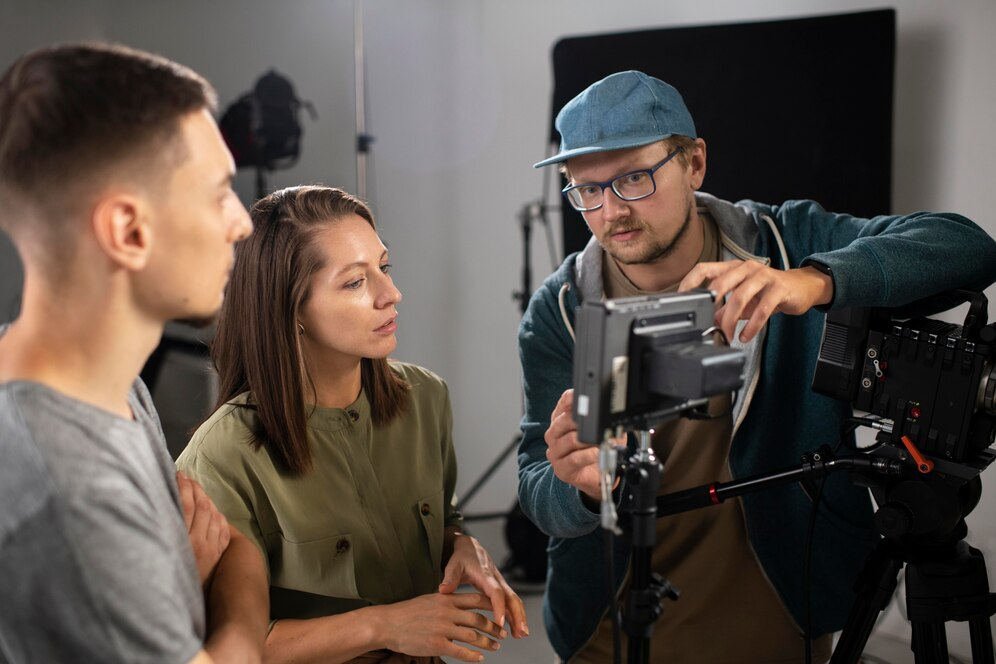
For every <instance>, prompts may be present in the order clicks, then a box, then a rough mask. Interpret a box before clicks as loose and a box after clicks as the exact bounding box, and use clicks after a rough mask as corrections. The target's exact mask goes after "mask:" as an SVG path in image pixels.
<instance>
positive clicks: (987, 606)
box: [830, 524, 996, 664]
mask: <svg viewBox="0 0 996 664" xmlns="http://www.w3.org/2000/svg"><path fill="white" fill-rule="evenodd" d="M961 528H962V529H963V528H964V524H962V526H961ZM904 565H905V566H906V608H907V614H908V616H909V620H910V623H911V625H912V632H913V638H912V641H911V649H912V650H913V654H914V657H915V659H916V662H917V664H933V663H936V664H944V663H946V662H948V661H949V660H948V647H947V638H946V635H945V632H944V623H946V622H949V621H960V622H964V621H968V623H969V630H970V634H971V640H972V661H973V662H981V663H986V664H992V662H993V640H992V629H991V628H990V626H989V617H990V616H991V615H992V614H993V613H994V611H996V605H994V604H993V595H992V594H991V593H990V592H989V581H988V578H987V575H986V563H985V560H984V559H983V557H982V553H981V552H980V551H979V550H978V549H975V548H972V547H970V546H969V545H968V544H967V543H966V542H965V541H964V540H963V539H961V536H958V538H957V539H955V540H952V541H951V542H947V543H945V544H942V545H936V546H930V547H925V546H918V547H915V548H912V549H911V548H910V547H908V546H903V545H900V544H897V543H896V542H894V541H892V540H889V539H883V540H881V542H879V545H878V547H877V548H876V550H875V551H874V552H873V553H872V554H871V555H870V556H869V557H868V561H867V562H866V563H865V568H864V570H863V571H862V574H861V576H860V577H859V579H858V583H857V587H856V590H857V592H858V599H857V600H856V601H855V603H854V606H853V607H852V608H851V613H850V614H849V615H848V618H847V624H846V625H845V626H844V631H843V632H842V633H841V636H840V640H839V641H838V642H837V647H836V648H835V649H834V653H833V657H831V659H830V662H831V664H839V663H841V662H857V661H858V658H859V657H860V656H861V653H862V651H863V650H864V647H865V645H866V644H867V642H868V637H869V636H870V635H871V631H872V628H873V627H874V626H875V620H876V619H877V618H878V615H879V613H880V612H882V611H883V610H884V609H885V608H886V606H887V605H888V603H889V601H890V600H891V598H892V595H893V593H894V592H895V589H896V582H897V580H896V576H897V574H898V573H899V571H900V570H901V569H902V568H903V566H904Z"/></svg>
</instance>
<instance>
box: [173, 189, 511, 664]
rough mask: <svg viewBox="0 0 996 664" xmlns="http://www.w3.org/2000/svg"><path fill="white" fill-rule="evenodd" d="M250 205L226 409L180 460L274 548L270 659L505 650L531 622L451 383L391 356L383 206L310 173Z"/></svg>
mask: <svg viewBox="0 0 996 664" xmlns="http://www.w3.org/2000/svg"><path fill="white" fill-rule="evenodd" d="M250 213H251V215H252V219H253V224H254V226H255V231H254V233H253V235H252V236H251V237H250V238H249V239H247V240H245V241H244V242H242V243H241V244H239V245H238V246H237V248H236V252H235V266H234V268H233V271H232V278H231V282H230V283H229V286H228V290H227V293H226V297H225V303H224V306H223V308H222V312H221V316H220V318H219V320H218V328H217V333H216V335H215V340H214V344H213V347H212V356H213V359H214V363H215V366H216V367H217V370H218V374H219V387H220V389H219V398H218V403H217V407H216V411H215V412H214V414H213V415H212V416H211V417H210V418H209V419H208V420H207V421H206V422H204V424H202V425H201V426H200V428H199V429H198V430H197V432H196V433H195V434H194V437H193V438H192V439H191V441H190V444H189V445H188V446H187V449H186V450H184V452H183V454H182V455H181V456H180V458H179V459H178V461H177V465H178V466H179V468H180V469H181V470H182V471H183V472H185V473H187V474H189V475H190V476H192V477H193V478H194V479H196V480H198V481H200V482H201V484H203V486H204V489H205V490H206V491H207V493H208V495H210V496H211V498H212V499H213V500H214V501H215V503H216V504H217V506H218V508H219V509H220V510H222V511H223V512H224V514H225V516H226V517H228V520H229V522H230V523H231V524H232V525H234V526H236V527H237V528H239V530H241V531H242V532H244V533H245V534H246V535H247V536H248V537H249V538H250V539H251V540H253V541H254V542H255V543H256V544H257V546H259V548H260V550H261V551H262V552H263V557H264V558H265V560H266V562H267V565H268V570H269V578H270V604H271V607H270V613H271V618H272V619H273V622H272V623H271V629H270V633H269V635H268V637H267V640H266V658H267V660H268V661H270V660H273V661H281V660H288V661H289V660H293V661H322V662H344V661H356V662H395V661H398V662H401V661H403V662H406V663H407V662H438V661H441V660H440V659H438V658H439V657H442V656H447V657H453V658H455V659H459V660H462V661H468V662H474V661H481V660H482V659H483V655H482V654H481V653H480V652H479V651H477V650H473V649H471V648H468V647H466V645H462V644H467V645H470V646H474V647H476V648H480V649H483V650H496V649H497V648H498V647H499V644H498V639H501V638H504V637H505V636H506V634H507V632H506V630H505V628H504V627H503V624H504V621H505V618H508V621H509V627H510V629H511V633H512V635H513V636H515V637H519V638H521V637H523V636H525V635H526V634H527V633H528V628H527V626H526V619H525V611H524V609H523V606H522V602H521V600H520V599H519V597H518V596H517V595H516V594H515V592H513V591H512V589H511V588H510V587H509V586H508V584H507V583H506V582H505V579H504V578H503V577H502V575H501V573H500V572H499V571H498V570H497V569H496V568H495V565H494V563H493V562H492V560H491V557H490V556H489V555H488V554H487V552H486V551H485V550H484V549H483V548H482V547H481V546H480V544H479V543H478V542H477V541H476V540H475V539H474V538H472V537H470V536H468V535H465V534H463V533H462V532H461V530H460V523H461V519H460V515H459V514H458V513H457V512H455V511H454V509H453V491H454V485H455V482H456V461H455V457H454V451H453V443H452V431H451V429H452V415H451V412H450V400H449V393H448V391H447V387H446V384H445V383H444V382H443V381H442V380H441V379H440V378H439V377H438V376H436V375H435V374H433V373H431V372H429V371H427V370H426V369H423V368H421V367H418V366H415V365H411V364H405V363H402V362H395V361H389V360H388V359H387V357H388V355H389V354H390V353H391V352H393V351H394V349H395V347H396V345H397V339H396V337H395V331H396V329H397V315H398V313H397V307H396V305H397V303H398V302H399V301H400V300H401V293H400V292H399V291H398V289H397V288H395V286H394V282H393V281H392V279H391V276H390V274H389V270H390V264H389V263H388V253H387V249H386V248H385V246H384V244H383V243H382V242H381V240H380V237H379V236H378V235H377V231H376V229H375V226H374V219H373V215H372V214H371V212H370V209H369V208H368V207H367V206H366V204H364V203H363V202H362V201H361V200H359V199H357V198H356V197H354V196H352V195H350V194H348V193H346V192H344V191H342V190H340V189H335V188H331V187H317V186H307V187H294V188H290V189H284V190H282V191H278V192H276V193H273V194H271V195H269V196H267V197H265V198H263V199H261V200H260V201H258V202H257V203H256V204H255V205H254V206H253V207H252V209H251V211H250ZM464 583H466V584H470V585H473V586H474V587H475V588H476V589H477V590H478V592H476V593H457V592H455V591H456V589H457V587H458V586H459V585H461V584H464ZM480 609H484V610H489V611H492V612H493V618H494V620H493V621H492V620H488V619H487V617H485V616H484V615H482V614H481V613H479V612H478V610H480ZM458 642H462V643H458ZM400 654H404V655H405V657H404V658H402V657H401V655H400Z"/></svg>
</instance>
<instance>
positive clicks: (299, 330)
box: [297, 323, 304, 335]
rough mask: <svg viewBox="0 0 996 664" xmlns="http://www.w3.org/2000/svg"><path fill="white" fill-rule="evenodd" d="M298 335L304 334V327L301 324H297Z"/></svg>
mask: <svg viewBox="0 0 996 664" xmlns="http://www.w3.org/2000/svg"><path fill="white" fill-rule="evenodd" d="M297 333H298V334H299V335H303V334H304V325H301V324H300V323H298V324H297Z"/></svg>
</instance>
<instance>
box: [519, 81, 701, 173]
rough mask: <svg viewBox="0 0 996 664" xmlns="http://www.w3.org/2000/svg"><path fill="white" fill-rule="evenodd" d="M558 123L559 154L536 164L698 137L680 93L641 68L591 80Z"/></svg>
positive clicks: (541, 164) (561, 112)
mask: <svg viewBox="0 0 996 664" xmlns="http://www.w3.org/2000/svg"><path fill="white" fill-rule="evenodd" d="M555 126H556V127H557V131H559V132H560V152H558V153H557V154H556V155H554V156H552V157H550V158H549V159H544V160H543V161H541V162H539V163H536V164H533V168H541V167H543V166H549V165H550V164H557V163H560V162H562V161H567V160H568V159H571V158H572V157H579V156H581V155H584V154H592V153H595V152H608V151H609V150H622V149H625V148H635V147H639V146H641V145H649V144H651V143H656V142H657V141H661V140H664V139H665V138H668V137H669V136H675V135H677V136H687V137H688V138H698V136H696V134H695V123H694V122H692V116H691V114H690V113H689V112H688V109H687V108H685V102H684V100H683V99H682V98H681V94H680V93H679V92H678V91H677V90H675V89H674V88H673V87H671V86H670V85H668V84H667V83H665V82H664V81H662V80H660V79H656V78H654V77H653V76H647V75H646V74H644V73H643V72H639V71H623V72H619V73H617V74H612V75H611V76H607V77H605V78H603V79H602V80H601V81H598V82H597V83H592V84H591V85H590V86H588V88H587V89H586V90H585V91H584V92H582V93H581V94H579V95H578V96H577V97H575V98H574V99H572V100H570V101H569V102H567V104H566V105H565V106H564V108H562V109H561V110H560V113H558V114H557V121H556V123H555Z"/></svg>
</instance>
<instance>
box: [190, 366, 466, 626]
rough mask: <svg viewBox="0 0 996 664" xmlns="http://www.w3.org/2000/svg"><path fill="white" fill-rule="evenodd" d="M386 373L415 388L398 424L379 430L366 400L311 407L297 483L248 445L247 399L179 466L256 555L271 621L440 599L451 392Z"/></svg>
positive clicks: (202, 433) (420, 377) (451, 460)
mask: <svg viewBox="0 0 996 664" xmlns="http://www.w3.org/2000/svg"><path fill="white" fill-rule="evenodd" d="M391 366H392V367H393V368H394V370H395V371H397V372H398V373H399V374H400V375H402V376H403V377H404V378H405V380H407V381H408V383H409V384H410V385H411V391H410V395H411V400H410V403H409V404H408V408H407V410H406V411H405V413H404V414H403V415H401V416H399V417H397V418H395V420H394V421H393V422H391V423H390V424H388V425H387V426H384V427H375V426H374V425H373V423H372V422H371V420H370V405H369V403H368V402H367V399H366V396H365V394H364V393H363V392H361V393H360V396H359V398H357V400H356V401H355V402H354V403H352V404H351V405H349V406H348V407H347V408H343V409H340V408H315V410H314V412H312V413H311V415H310V417H309V418H308V442H309V444H310V445H311V449H312V453H313V455H314V468H313V469H312V470H311V471H310V472H308V473H306V474H305V475H303V476H293V475H290V474H288V473H286V472H284V471H282V470H280V469H279V467H278V466H277V465H275V463H274V461H273V459H271V457H270V455H269V454H268V453H267V451H266V450H265V448H258V449H257V448H254V447H253V446H252V445H251V444H250V441H251V439H252V434H251V432H252V431H253V430H254V429H255V427H256V424H257V418H256V414H255V411H254V410H252V408H251V407H246V406H245V404H246V403H247V401H248V398H249V395H248V393H246V394H242V395H240V396H238V397H236V398H235V399H233V400H232V401H230V402H229V403H228V404H226V405H224V406H222V407H221V408H220V409H218V411H216V412H215V413H214V414H213V415H212V416H211V418H210V419H208V420H207V421H206V422H205V423H204V424H202V425H201V426H200V428H198V429H197V431H196V433H195V434H194V436H193V438H192V439H191V440H190V443H189V444H188V445H187V448H186V449H185V450H184V451H183V453H182V454H181V455H180V457H179V459H177V467H178V468H179V469H180V470H182V471H184V472H185V473H187V474H188V475H190V476H191V477H192V478H194V479H196V480H197V481H198V482H200V483H201V484H202V485H203V486H204V490H205V491H206V492H207V493H208V495H210V496H211V498H212V500H214V502H215V504H216V505H217V506H218V509H220V510H221V511H222V513H224V515H225V516H226V517H227V518H228V520H229V522H230V523H231V524H232V525H234V526H236V527H237V528H238V529H239V530H240V531H242V532H243V533H245V535H246V536H247V537H249V538H250V539H251V540H253V541H254V542H255V543H256V545H257V546H258V547H259V548H260V550H261V551H262V552H263V556H264V558H265V560H266V564H267V568H268V573H269V579H270V604H271V607H270V613H271V617H272V618H273V619H278V618H310V617H316V616H322V615H334V614H337V613H343V612H346V611H350V610H353V609H356V608H360V607H362V606H368V605H371V604H388V603H392V602H398V601H401V600H405V599H411V598H413V597H416V596H418V595H423V594H427V593H433V592H436V590H437V588H438V585H439V582H440V581H441V570H442V564H443V560H442V555H443V530H444V529H445V528H446V527H449V526H455V525H459V524H460V515H459V514H458V513H457V512H456V511H455V510H454V509H453V506H452V505H453V491H454V486H455V484H456V459H455V456H454V451H453V439H452V420H453V417H452V412H451V409H450V400H449V391H448V389H447V387H446V383H444V382H443V380H442V379H441V378H439V377H438V376H436V375H435V374H433V373H432V372H430V371H428V370H426V369H423V368H421V367H417V366H414V365H410V364H404V363H400V362H392V364H391Z"/></svg>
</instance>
